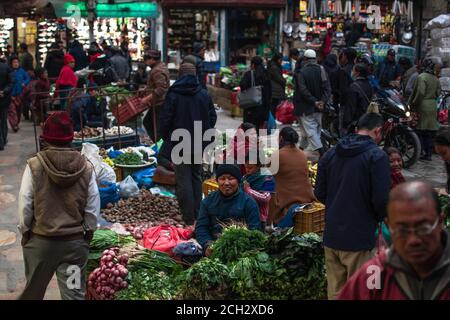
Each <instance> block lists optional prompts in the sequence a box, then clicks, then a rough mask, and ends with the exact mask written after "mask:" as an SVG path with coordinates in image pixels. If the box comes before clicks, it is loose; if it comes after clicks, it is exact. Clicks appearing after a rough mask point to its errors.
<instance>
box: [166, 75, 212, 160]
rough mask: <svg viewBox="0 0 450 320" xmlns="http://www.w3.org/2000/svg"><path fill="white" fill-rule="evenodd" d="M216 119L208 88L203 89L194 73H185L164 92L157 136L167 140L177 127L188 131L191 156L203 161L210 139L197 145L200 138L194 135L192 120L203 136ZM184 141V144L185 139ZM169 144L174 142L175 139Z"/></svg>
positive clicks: (174, 143)
mask: <svg viewBox="0 0 450 320" xmlns="http://www.w3.org/2000/svg"><path fill="white" fill-rule="evenodd" d="M216 120H217V115H216V110H215V109H214V104H213V102H212V99H211V97H210V96H209V95H208V91H206V90H205V89H203V88H202V86H201V85H200V83H199V82H198V80H197V77H196V76H194V75H186V76H184V77H182V78H181V79H179V80H177V81H176V82H175V83H174V84H173V85H172V86H171V87H170V89H169V91H168V92H167V95H166V100H165V101H164V104H163V106H162V108H161V114H160V119H159V121H160V128H159V130H160V132H159V135H160V136H161V137H162V138H163V140H164V141H166V142H168V141H170V140H171V135H172V133H173V132H174V131H175V130H176V129H185V130H187V131H188V132H189V134H190V137H191V150H189V153H190V154H191V157H190V158H191V159H192V157H194V156H195V155H196V156H198V157H199V158H198V160H197V161H202V159H203V158H202V154H203V150H204V148H205V147H206V146H207V145H208V144H210V143H211V142H208V141H204V142H203V143H202V145H200V146H198V147H199V148H198V149H197V148H196V144H198V142H201V141H202V139H201V138H199V137H197V136H196V135H195V134H194V132H195V129H194V128H195V124H194V122H200V124H201V134H202V137H203V134H204V133H205V132H206V131H207V130H209V129H212V128H214V126H215V124H216ZM183 142H184V143H185V141H184V140H183ZM171 144H173V145H177V143H176V142H171ZM197 161H196V163H197Z"/></svg>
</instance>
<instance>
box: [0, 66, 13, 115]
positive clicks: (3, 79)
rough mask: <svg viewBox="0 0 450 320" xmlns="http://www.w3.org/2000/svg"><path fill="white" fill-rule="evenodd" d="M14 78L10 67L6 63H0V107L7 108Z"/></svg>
mask: <svg viewBox="0 0 450 320" xmlns="http://www.w3.org/2000/svg"><path fill="white" fill-rule="evenodd" d="M13 84H14V79H13V78H12V75H11V69H10V68H9V67H8V65H7V64H6V63H0V91H3V94H4V96H3V98H0V108H8V107H9V105H10V102H11V91H12V88H13Z"/></svg>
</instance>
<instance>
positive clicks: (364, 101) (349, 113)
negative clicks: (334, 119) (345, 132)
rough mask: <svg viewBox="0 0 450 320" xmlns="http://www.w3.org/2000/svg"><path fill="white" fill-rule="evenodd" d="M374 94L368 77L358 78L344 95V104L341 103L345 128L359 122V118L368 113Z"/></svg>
mask: <svg viewBox="0 0 450 320" xmlns="http://www.w3.org/2000/svg"><path fill="white" fill-rule="evenodd" d="M372 96H373V89H372V86H371V85H370V83H369V80H367V78H363V77H360V78H357V79H356V80H355V81H354V82H353V83H352V84H351V85H350V89H349V90H348V91H347V92H346V94H345V95H344V99H343V100H344V104H343V105H341V109H340V112H344V115H343V122H342V126H343V128H347V127H348V126H349V125H350V124H352V123H354V122H357V121H358V120H359V118H360V117H361V116H362V115H363V114H364V113H366V111H367V107H368V106H369V104H370V102H371V100H372Z"/></svg>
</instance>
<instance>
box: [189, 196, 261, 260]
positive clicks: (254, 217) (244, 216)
mask: <svg viewBox="0 0 450 320" xmlns="http://www.w3.org/2000/svg"><path fill="white" fill-rule="evenodd" d="M231 221H241V222H244V223H245V224H246V225H247V227H248V228H249V229H250V230H258V229H259V228H260V221H259V209H258V205H257V204H256V202H255V200H253V199H252V198H251V197H250V196H248V195H247V194H245V193H244V192H243V191H242V190H241V189H239V191H238V192H237V193H236V194H234V195H233V196H231V197H229V198H226V197H224V196H223V195H222V193H221V192H220V191H214V192H212V193H210V194H209V195H208V196H207V197H206V198H205V199H203V201H202V203H201V204H200V211H199V214H198V219H197V223H196V225H195V236H196V239H197V241H198V243H200V245H201V246H202V247H203V251H206V248H207V247H208V246H209V244H210V243H211V242H212V241H215V240H217V238H218V237H219V236H220V233H221V232H222V226H221V224H222V223H227V222H228V223H229V222H231Z"/></svg>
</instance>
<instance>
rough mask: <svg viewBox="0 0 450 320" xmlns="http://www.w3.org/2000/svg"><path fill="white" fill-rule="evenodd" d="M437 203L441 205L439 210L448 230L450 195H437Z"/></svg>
mask: <svg viewBox="0 0 450 320" xmlns="http://www.w3.org/2000/svg"><path fill="white" fill-rule="evenodd" d="M439 203H440V205H441V212H442V213H443V214H444V216H445V218H444V225H445V227H446V228H447V229H449V230H450V197H449V196H446V195H442V194H441V195H439Z"/></svg>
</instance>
